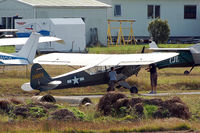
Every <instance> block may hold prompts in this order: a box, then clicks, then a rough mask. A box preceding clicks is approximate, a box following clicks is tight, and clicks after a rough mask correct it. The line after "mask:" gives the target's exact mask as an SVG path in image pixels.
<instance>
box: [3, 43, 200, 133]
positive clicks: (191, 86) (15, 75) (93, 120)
mask: <svg viewBox="0 0 200 133" xmlns="http://www.w3.org/2000/svg"><path fill="white" fill-rule="evenodd" d="M190 45H191V44H184V45H177V44H176V45H172V44H169V45H167V44H162V45H159V47H188V46H190ZM143 46H146V47H148V46H147V45H137V46H135V45H133V46H112V47H109V48H106V47H93V48H89V53H140V51H141V49H142V47H143ZM0 51H2V52H8V53H12V52H14V47H4V48H2V49H0ZM147 52H150V51H148V50H147ZM30 68H31V65H30V66H28V67H27V71H26V67H25V66H7V67H5V69H4V72H3V69H0V78H1V80H0V96H1V98H2V97H17V96H27V97H31V96H33V95H34V94H35V93H36V91H34V92H24V91H22V90H21V89H20V87H21V85H22V84H23V83H25V82H29V75H30ZM44 68H45V69H46V70H47V72H48V73H50V75H51V76H56V75H58V74H63V73H65V72H69V71H72V70H73V69H72V68H71V67H66V66H47V65H44ZM186 69H187V70H188V69H190V68H166V69H161V70H158V75H159V79H158V93H160V92H183V91H184V92H188V91H200V80H199V79H200V69H199V68H198V67H196V68H194V70H193V71H192V73H191V74H190V75H187V76H186V75H184V74H183V72H184V71H185V70H186ZM149 79H150V78H149V73H148V72H147V71H146V70H145V68H142V70H141V71H140V72H139V74H138V76H137V77H136V76H132V77H130V78H128V79H127V81H128V82H129V83H130V84H131V85H133V84H134V85H136V86H137V87H138V88H139V91H140V93H148V92H149V91H150V89H151V87H150V80H149ZM106 88H107V85H100V86H89V87H84V88H74V89H64V90H54V91H49V92H43V93H42V94H41V95H44V94H47V93H49V94H52V95H87V94H105V93H106ZM116 91H118V92H122V93H125V94H129V90H125V89H117V90H116ZM134 97H142V96H134ZM171 97H172V96H163V97H159V98H162V99H164V100H165V99H169V98H171ZM145 98H153V97H145ZM180 98H181V99H182V100H183V101H184V102H185V103H186V104H187V105H188V106H189V109H190V112H191V114H192V118H191V119H189V120H182V119H178V118H167V119H151V118H150V119H141V120H137V121H130V120H128V119H127V118H114V117H110V116H107V117H106V116H105V117H96V115H97V114H96V106H95V105H93V106H89V107H76V108H78V109H80V110H81V111H83V112H84V113H85V114H86V118H85V119H84V120H83V121H79V122H73V121H72V122H65V121H46V120H43V119H40V120H32V119H31V120H29V119H28V120H23V119H18V120H14V121H13V120H12V119H10V118H8V117H7V116H3V115H0V131H1V132H52V133H53V132H69V133H76V132H80V133H92V132H97V133H99V132H104V133H118V132H145V131H146V132H150V131H151V132H154V131H166V132H167V131H174V130H178V131H180V132H182V130H189V131H193V130H194V131H197V130H200V97H199V95H183V96H180ZM98 100H99V99H93V102H94V103H95V104H97V103H98ZM66 106H67V105H66Z"/></svg>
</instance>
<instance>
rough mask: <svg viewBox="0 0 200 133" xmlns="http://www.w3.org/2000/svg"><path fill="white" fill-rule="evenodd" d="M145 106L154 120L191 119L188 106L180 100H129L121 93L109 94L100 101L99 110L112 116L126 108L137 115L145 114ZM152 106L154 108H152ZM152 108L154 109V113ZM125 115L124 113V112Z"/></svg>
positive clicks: (175, 98) (177, 98)
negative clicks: (170, 118) (168, 118)
mask: <svg viewBox="0 0 200 133" xmlns="http://www.w3.org/2000/svg"><path fill="white" fill-rule="evenodd" d="M144 105H149V106H148V108H149V109H147V110H148V111H150V112H149V114H152V116H151V117H153V118H166V117H178V118H182V119H189V118H190V117H191V114H190V112H189V108H188V106H187V105H186V104H185V103H184V102H183V101H182V100H181V99H180V98H179V97H173V98H172V99H169V100H166V101H163V100H162V99H159V98H155V99H143V98H131V99H129V98H127V97H126V96H125V95H124V94H121V93H115V92H112V93H107V94H105V95H104V96H103V97H102V98H101V99H100V101H99V104H98V110H99V111H100V112H102V113H103V114H104V115H112V113H113V110H114V112H119V110H120V108H122V107H125V108H126V109H128V110H134V111H135V113H136V114H138V115H143V114H144V107H145V106H144ZM151 105H152V106H151ZM150 108H154V111H153V112H151V111H152V110H151V109H150ZM122 113H124V112H122Z"/></svg>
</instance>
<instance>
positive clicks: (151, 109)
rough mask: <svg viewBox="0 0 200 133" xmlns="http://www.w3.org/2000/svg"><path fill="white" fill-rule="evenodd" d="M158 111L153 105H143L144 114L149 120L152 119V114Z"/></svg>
mask: <svg viewBox="0 0 200 133" xmlns="http://www.w3.org/2000/svg"><path fill="white" fill-rule="evenodd" d="M157 110H158V106H155V105H148V104H145V105H144V114H145V116H146V118H151V117H153V114H154V113H155V112H156V111H157Z"/></svg>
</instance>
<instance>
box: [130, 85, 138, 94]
mask: <svg viewBox="0 0 200 133" xmlns="http://www.w3.org/2000/svg"><path fill="white" fill-rule="evenodd" d="M130 92H131V93H138V88H137V87H136V86H133V87H131V88H130Z"/></svg>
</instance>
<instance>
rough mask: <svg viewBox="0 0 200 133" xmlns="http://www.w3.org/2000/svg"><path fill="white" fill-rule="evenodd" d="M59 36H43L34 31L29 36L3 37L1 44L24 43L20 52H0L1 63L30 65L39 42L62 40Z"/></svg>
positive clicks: (0, 40)
mask: <svg viewBox="0 0 200 133" xmlns="http://www.w3.org/2000/svg"><path fill="white" fill-rule="evenodd" d="M60 40H61V39H59V38H57V37H41V36H40V34H38V33H35V32H33V33H32V34H31V36H30V37H29V38H3V39H0V46H9V45H22V44H25V45H24V46H23V47H22V48H21V50H20V51H19V52H16V53H11V54H7V53H2V52H0V65H4V66H5V65H28V64H31V63H33V59H34V58H35V55H36V50H37V47H38V43H42V42H50V41H60Z"/></svg>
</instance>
